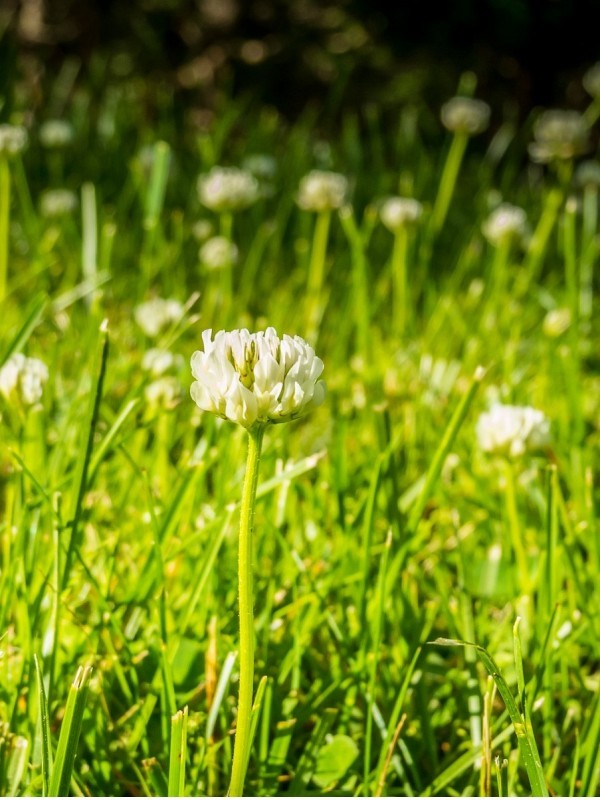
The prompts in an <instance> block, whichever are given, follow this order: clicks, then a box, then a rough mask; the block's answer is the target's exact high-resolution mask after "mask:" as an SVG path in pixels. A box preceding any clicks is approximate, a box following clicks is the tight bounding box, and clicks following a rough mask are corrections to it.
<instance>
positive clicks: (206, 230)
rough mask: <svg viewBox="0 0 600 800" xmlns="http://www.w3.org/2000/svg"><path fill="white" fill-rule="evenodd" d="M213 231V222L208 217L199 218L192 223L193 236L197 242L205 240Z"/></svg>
mask: <svg viewBox="0 0 600 800" xmlns="http://www.w3.org/2000/svg"><path fill="white" fill-rule="evenodd" d="M213 233H214V227H213V224H212V222H211V221H210V220H208V219H199V220H197V221H196V222H194V224H193V225H192V236H193V237H194V239H196V241H197V242H205V241H206V240H207V239H210V237H211V236H212V235H213Z"/></svg>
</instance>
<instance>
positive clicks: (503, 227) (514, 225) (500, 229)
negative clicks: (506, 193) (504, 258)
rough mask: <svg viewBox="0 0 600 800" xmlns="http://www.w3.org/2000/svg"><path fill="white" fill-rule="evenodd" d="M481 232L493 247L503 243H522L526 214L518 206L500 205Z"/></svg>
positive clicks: (524, 233) (524, 234)
mask: <svg viewBox="0 0 600 800" xmlns="http://www.w3.org/2000/svg"><path fill="white" fill-rule="evenodd" d="M481 231H482V233H483V235H484V236H485V238H486V239H487V240H488V242H489V243H490V244H493V245H494V247H498V246H499V245H501V244H503V243H504V242H514V241H523V239H525V237H526V236H527V213H526V212H525V210H524V209H522V208H520V207H519V206H513V205H511V204H510V203H501V204H500V205H499V206H498V208H496V209H494V211H492V213H491V214H490V215H489V217H488V218H487V219H486V220H485V222H484V223H483V225H482V226H481Z"/></svg>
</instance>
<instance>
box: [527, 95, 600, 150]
mask: <svg viewBox="0 0 600 800" xmlns="http://www.w3.org/2000/svg"><path fill="white" fill-rule="evenodd" d="M533 136H534V139H535V141H534V142H532V143H531V144H530V145H529V155H530V156H531V158H532V159H533V160H534V161H537V162H538V163H540V164H547V163H548V162H550V161H555V160H557V159H559V160H560V159H567V158H573V157H574V156H577V155H580V154H581V153H584V152H585V151H586V150H587V149H588V129H587V126H586V123H585V120H584V118H583V116H582V115H581V114H580V113H579V112H578V111H565V110H564V109H560V108H555V109H551V110H550V111H544V113H543V114H542V115H541V117H540V118H539V119H538V121H537V122H536V124H535V127H534V129H533Z"/></svg>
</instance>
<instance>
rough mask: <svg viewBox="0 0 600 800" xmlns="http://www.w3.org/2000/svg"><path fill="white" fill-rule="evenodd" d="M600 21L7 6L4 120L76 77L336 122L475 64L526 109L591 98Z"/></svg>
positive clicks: (455, 5) (565, 6) (360, 6)
mask: <svg viewBox="0 0 600 800" xmlns="http://www.w3.org/2000/svg"><path fill="white" fill-rule="evenodd" d="M599 17H600V8H599V6H598V3H597V2H595V1H594V0H454V2H444V0H429V2H415V1H414V0H412V1H411V2H384V0H338V1H337V2H322V0H129V1H128V2H122V0H87V2H85V3H82V2H80V0H47V1H46V2H44V0H21V2H19V0H1V2H0V96H4V97H5V100H4V107H3V108H2V109H0V116H2V117H5V116H6V115H7V113H8V112H9V111H10V105H11V94H12V93H13V92H14V91H15V89H14V87H15V82H14V78H15V76H18V78H19V80H20V81H23V82H26V83H27V85H28V87H29V88H31V87H34V88H35V91H34V92H33V93H32V96H31V102H32V106H33V108H32V111H34V110H35V107H36V104H39V105H42V104H43V103H44V95H45V93H46V92H47V91H49V87H50V86H51V84H52V81H53V80H54V79H55V78H56V77H57V75H59V74H61V73H63V77H64V78H65V79H68V80H72V81H76V80H77V79H81V78H83V77H84V78H85V80H86V81H91V83H92V85H94V86H95V87H96V89H97V91H98V93H102V92H103V91H105V89H106V87H107V86H108V85H109V84H112V83H114V82H118V81H130V80H132V79H135V78H139V79H140V80H143V83H144V86H145V90H146V93H147V111H148V114H149V115H152V114H155V113H157V109H158V110H160V107H161V106H162V107H164V106H165V104H166V105H169V106H171V107H172V110H173V113H175V114H179V115H182V121H184V119H183V118H184V117H185V121H186V122H187V121H188V120H189V122H190V123H191V124H196V125H198V126H200V127H202V125H203V124H204V123H205V122H206V117H207V114H209V113H210V110H211V109H214V108H216V107H217V106H218V102H219V98H220V97H222V96H223V95H226V96H228V97H230V96H231V95H232V94H233V95H236V96H240V95H244V96H246V95H247V96H248V97H250V98H251V99H253V100H256V101H257V102H258V101H260V102H261V103H264V104H267V105H271V106H273V107H275V108H276V109H277V110H278V111H279V112H280V113H281V114H282V115H284V116H286V117H290V118H293V117H294V116H295V115H298V114H300V113H301V112H302V111H303V110H304V109H305V108H306V106H307V105H313V106H315V107H317V108H318V110H319V124H321V125H323V126H326V125H328V124H329V123H331V122H333V121H334V120H335V119H336V117H337V114H338V112H339V111H340V110H341V109H348V108H356V107H360V108H363V107H364V106H365V105H368V104H372V103H377V104H378V105H379V106H380V107H385V106H390V107H394V106H397V104H398V103H399V102H404V101H406V100H410V101H412V102H414V101H415V100H418V99H422V100H423V101H424V102H426V103H430V104H432V105H434V106H435V105H438V104H439V102H441V101H443V100H444V99H446V98H447V97H448V96H450V95H451V94H453V93H454V92H455V91H456V86H457V83H458V80H459V76H460V74H461V72H463V71H464V70H467V69H468V70H473V71H474V72H475V73H476V74H477V76H478V79H479V87H478V91H480V92H481V93H482V96H485V97H486V99H487V100H488V101H490V102H491V103H492V105H495V106H496V107H497V106H498V104H502V105H503V106H504V107H506V108H507V109H508V111H509V112H510V113H512V114H515V115H519V116H521V117H522V116H524V115H526V114H527V113H528V112H529V111H530V110H531V109H532V108H534V107H535V106H537V105H544V106H551V105H556V104H558V105H565V104H567V105H569V104H571V105H573V106H575V107H577V106H579V105H580V104H581V97H580V95H581V92H582V91H583V90H582V89H581V84H580V81H579V80H578V79H579V78H580V76H581V73H582V70H583V69H585V67H586V66H589V65H590V64H591V63H593V62H594V61H597V60H598V58H599V57H600V46H599V44H598V35H597V31H598V24H597V23H598V18H599ZM16 86H17V91H18V86H19V84H18V83H17V84H16Z"/></svg>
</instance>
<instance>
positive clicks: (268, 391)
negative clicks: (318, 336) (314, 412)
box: [191, 328, 325, 428]
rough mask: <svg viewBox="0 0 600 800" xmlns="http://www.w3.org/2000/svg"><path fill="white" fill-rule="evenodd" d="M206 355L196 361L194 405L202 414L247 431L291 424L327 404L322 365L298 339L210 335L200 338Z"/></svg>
mask: <svg viewBox="0 0 600 800" xmlns="http://www.w3.org/2000/svg"><path fill="white" fill-rule="evenodd" d="M202 341H203V343H204V351H201V350H197V351H196V352H195V353H194V354H193V356H192V361H191V365H192V375H193V376H194V378H196V380H195V382H194V383H193V384H192V386H191V395H192V399H193V400H194V402H195V403H196V405H197V406H198V407H199V408H201V409H202V410H203V411H211V412H212V413H214V414H217V415H218V416H220V417H222V418H224V419H228V420H230V421H231V422H236V423H238V424H239V425H242V426H243V427H245V428H251V427H253V426H254V425H255V424H262V423H267V422H287V421H288V420H292V419H296V418H297V417H300V416H302V415H303V414H305V413H306V412H308V411H309V410H310V409H312V408H315V407H316V406H319V405H320V404H321V403H322V402H323V400H324V398H325V383H324V382H323V381H322V380H320V379H319V378H320V375H321V373H322V372H323V362H322V361H321V359H320V358H318V357H317V356H316V355H315V351H314V350H313V348H312V347H311V346H310V345H309V344H307V343H306V342H305V341H304V339H302V338H300V336H293V337H292V336H287V335H284V336H282V337H281V338H280V337H279V336H278V335H277V332H276V331H275V329H274V328H267V330H266V331H259V332H258V333H249V331H248V330H246V329H242V330H234V331H230V332H227V331H219V332H218V333H216V334H215V336H214V339H213V336H212V330H207V331H204V332H203V334H202Z"/></svg>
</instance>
